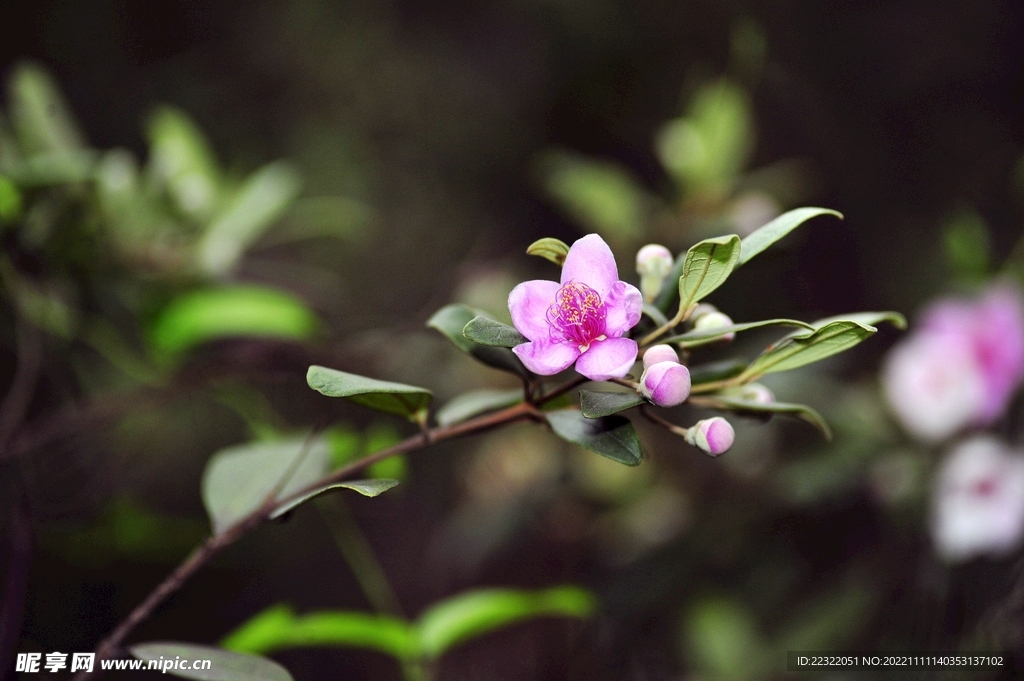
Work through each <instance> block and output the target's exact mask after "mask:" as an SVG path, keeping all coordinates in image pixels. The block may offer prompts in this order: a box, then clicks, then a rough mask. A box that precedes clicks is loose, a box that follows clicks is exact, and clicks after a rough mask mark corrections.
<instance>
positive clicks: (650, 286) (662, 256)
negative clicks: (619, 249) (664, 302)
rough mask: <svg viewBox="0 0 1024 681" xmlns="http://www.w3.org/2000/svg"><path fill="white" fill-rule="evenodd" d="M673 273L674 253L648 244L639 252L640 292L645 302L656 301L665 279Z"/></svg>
mask: <svg viewBox="0 0 1024 681" xmlns="http://www.w3.org/2000/svg"><path fill="white" fill-rule="evenodd" d="M671 271H672V253H671V252H670V251H669V250H668V249H667V248H665V247H664V246H659V245H658V244H648V245H646V246H644V247H643V248H641V249H640V250H639V251H637V254H636V273H637V274H639V275H640V291H641V292H642V293H643V294H644V300H646V301H648V302H649V301H652V300H654V299H655V298H656V297H657V295H658V292H659V291H661V285H662V283H663V282H664V281H665V277H667V276H668V275H669V272H671Z"/></svg>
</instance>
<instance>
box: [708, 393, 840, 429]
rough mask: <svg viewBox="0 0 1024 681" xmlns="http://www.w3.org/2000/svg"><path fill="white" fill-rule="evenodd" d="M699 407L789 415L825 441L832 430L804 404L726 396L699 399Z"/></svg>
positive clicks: (819, 415) (710, 396) (719, 395)
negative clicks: (805, 423)
mask: <svg viewBox="0 0 1024 681" xmlns="http://www.w3.org/2000/svg"><path fill="white" fill-rule="evenodd" d="M700 406H702V407H703V406H709V407H711V408H713V409H724V410H726V411H735V412H740V413H748V414H768V415H774V414H789V415H792V416H795V417H796V418H798V419H801V420H803V421H806V422H807V423H809V424H811V425H812V426H814V427H815V428H817V429H818V430H819V431H821V434H822V435H824V436H825V439H826V440H831V439H832V430H831V429H830V428H829V427H828V423H827V422H826V421H825V419H824V418H822V416H821V414H819V413H818V412H817V411H815V410H814V409H812V408H811V407H808V406H807V405H806V404H793V403H789V402H769V403H767V404H766V403H764V402H753V401H750V400H745V399H743V398H741V397H736V396H733V395H728V394H718V395H709V396H707V397H706V398H705V397H702V398H700Z"/></svg>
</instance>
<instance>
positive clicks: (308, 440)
mask: <svg viewBox="0 0 1024 681" xmlns="http://www.w3.org/2000/svg"><path fill="white" fill-rule="evenodd" d="M330 468H331V458H330V450H329V445H328V443H327V441H326V439H325V438H324V437H323V436H312V435H310V436H305V437H287V438H281V439H278V440H272V441H264V442H250V443H247V444H242V445H236V446H233V447H228V448H226V449H222V450H220V451H218V452H217V453H215V454H214V455H213V456H212V457H210V460H209V462H208V463H207V464H206V469H205V470H204V471H203V478H202V483H201V493H202V498H203V505H204V506H205V507H206V512H207V514H208V515H209V516H210V522H211V525H212V526H213V532H214V534H220V533H221V532H224V531H225V530H227V529H228V528H230V527H232V526H233V525H235V524H236V523H237V522H239V521H240V520H242V519H243V518H245V517H246V516H248V515H249V514H251V513H253V512H254V511H257V510H259V509H261V508H264V507H269V508H268V515H269V516H270V517H277V516H280V515H283V514H285V513H287V512H288V511H291V510H293V509H294V508H295V507H296V506H298V505H300V504H303V503H305V502H306V501H309V500H310V499H312V498H314V497H316V496H319V495H320V494H323V493H324V492H328V491H330V490H335V489H350V490H353V491H356V492H359V493H360V494H362V495H364V496H377V495H378V494H380V493H381V492H384V491H386V490H388V489H390V488H391V487H394V486H395V485H397V484H398V481H397V480H387V479H373V480H352V481H346V482H339V483H331V484H326V485H323V486H320V487H317V488H314V489H312V490H310V491H308V492H306V493H303V494H300V492H301V491H302V490H305V489H307V488H309V487H310V486H311V485H313V484H314V483H316V482H317V481H318V480H321V479H322V478H324V477H325V476H326V475H327V474H328V472H329V471H330Z"/></svg>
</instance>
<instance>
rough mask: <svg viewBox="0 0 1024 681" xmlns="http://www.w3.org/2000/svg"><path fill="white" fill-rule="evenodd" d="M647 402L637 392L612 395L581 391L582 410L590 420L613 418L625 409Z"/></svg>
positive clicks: (601, 392)
mask: <svg viewBox="0 0 1024 681" xmlns="http://www.w3.org/2000/svg"><path fill="white" fill-rule="evenodd" d="M646 401H647V400H645V399H644V398H643V397H641V396H640V395H638V394H637V393H635V392H630V393H611V392H603V391H599V390H581V391H580V408H581V409H582V412H583V415H584V416H586V417H587V418H588V419H596V418H601V417H602V416H611V415H612V414H615V413H617V412H620V411H622V410H624V409H629V408H631V407H635V406H637V405H640V404H644V403H645V402H646Z"/></svg>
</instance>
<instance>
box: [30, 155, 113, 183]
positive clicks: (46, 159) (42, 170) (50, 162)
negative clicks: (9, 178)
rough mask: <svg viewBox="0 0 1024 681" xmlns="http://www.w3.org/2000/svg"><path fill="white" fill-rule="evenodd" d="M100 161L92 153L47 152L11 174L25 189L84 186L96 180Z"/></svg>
mask: <svg viewBox="0 0 1024 681" xmlns="http://www.w3.org/2000/svg"><path fill="white" fill-rule="evenodd" d="M97 159H98V157H97V155H96V152H95V151H93V150H92V149H62V150H60V151H48V152H44V153H39V154H33V155H32V156H29V157H28V158H26V159H25V160H24V161H22V162H21V163H20V164H18V166H16V167H15V168H12V174H13V175H14V177H15V179H17V180H18V182H19V183H20V184H21V185H23V186H25V187H46V186H50V185H57V184H73V183H76V182H85V181H86V180H88V179H90V178H91V177H92V176H93V170H94V169H95V167H96V162H97Z"/></svg>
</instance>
